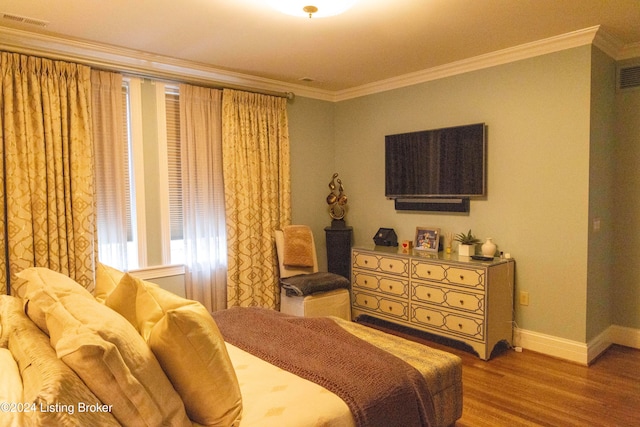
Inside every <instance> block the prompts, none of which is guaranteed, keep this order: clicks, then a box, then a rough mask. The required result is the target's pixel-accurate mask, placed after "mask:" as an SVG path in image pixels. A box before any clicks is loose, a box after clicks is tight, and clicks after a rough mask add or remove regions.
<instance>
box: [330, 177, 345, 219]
mask: <svg viewBox="0 0 640 427" xmlns="http://www.w3.org/2000/svg"><path fill="white" fill-rule="evenodd" d="M336 182H337V183H338V194H336V192H335V191H336ZM329 189H331V193H329V195H328V196H327V204H328V205H329V206H330V208H329V216H331V218H332V219H338V220H340V219H344V215H345V213H346V212H345V211H346V204H347V195H346V194H344V187H343V186H342V181H341V180H340V178H338V174H337V173H334V174H333V177H332V178H331V182H329Z"/></svg>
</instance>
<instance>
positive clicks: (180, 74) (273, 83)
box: [0, 27, 333, 101]
mask: <svg viewBox="0 0 640 427" xmlns="http://www.w3.org/2000/svg"><path fill="white" fill-rule="evenodd" d="M0 49H3V50H8V51H12V52H17V53H23V54H27V55H37V56H42V57H46V58H51V59H56V60H62V61H73V62H77V63H81V64H85V65H88V66H91V67H94V68H100V69H106V70H113V71H120V72H123V73H128V74H132V75H139V76H143V77H155V78H160V79H167V80H175V81H181V82H187V83H194V84H201V85H206V86H214V87H227V88H231V89H239V90H247V91H261V92H265V93H271V94H275V95H279V96H287V95H288V94H289V93H294V94H295V95H296V96H304V97H309V98H316V99H322V100H326V101H332V100H333V99H332V98H333V97H332V95H331V93H330V92H327V91H322V90H316V89H313V88H308V87H306V86H302V85H294V84H287V83H284V82H281V81H277V80H271V79H266V78H262V77H257V76H252V75H249V74H243V73H237V72H233V71H228V70H223V69H220V68H215V67H212V66H209V65H206V64H202V63H198V62H192V61H185V60H180V59H176V58H172V57H168V56H162V55H156V54H152V53H148V52H143V51H138V50H134V49H128V48H121V47H115V46H110V45H106V44H101V43H93V42H87V41H83V40H77V39H72V38H66V37H58V36H52V35H46V34H38V33H32V32H29V31H24V30H18V29H13V28H7V27H0Z"/></svg>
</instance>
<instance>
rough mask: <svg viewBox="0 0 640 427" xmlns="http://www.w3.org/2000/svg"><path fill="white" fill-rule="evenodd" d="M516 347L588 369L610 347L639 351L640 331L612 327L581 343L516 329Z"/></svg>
mask: <svg viewBox="0 0 640 427" xmlns="http://www.w3.org/2000/svg"><path fill="white" fill-rule="evenodd" d="M514 336H517V337H518V342H519V343H518V344H517V345H518V346H519V347H522V348H523V349H526V350H531V351H535V352H538V353H542V354H546V355H547V356H552V357H557V358H559V359H564V360H568V361H571V362H576V363H579V364H581V365H589V364H590V363H592V362H593V361H594V360H595V359H596V358H597V357H598V356H600V355H601V354H602V353H603V352H604V351H606V350H607V348H609V346H611V345H612V344H618V345H623V346H626V347H631V348H637V349H640V329H633V328H627V327H623V326H617V325H612V326H610V327H609V328H607V329H606V330H605V331H603V332H602V333H601V334H599V335H598V336H597V337H595V338H594V339H592V340H591V341H589V342H588V343H583V342H579V341H573V340H568V339H565V338H559V337H555V336H552V335H546V334H542V333H539V332H534V331H528V330H525V329H518V330H517V331H515V333H514Z"/></svg>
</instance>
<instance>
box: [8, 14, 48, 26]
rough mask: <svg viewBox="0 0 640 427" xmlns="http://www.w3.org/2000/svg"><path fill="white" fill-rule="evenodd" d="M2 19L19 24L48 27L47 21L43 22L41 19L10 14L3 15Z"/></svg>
mask: <svg viewBox="0 0 640 427" xmlns="http://www.w3.org/2000/svg"><path fill="white" fill-rule="evenodd" d="M2 19H4V20H7V21H12V22H15V23H19V24H28V25H37V26H38V27H46V26H47V25H49V22H48V21H43V20H42V19H36V18H29V17H27V16H20V15H14V14H12V13H3V14H2Z"/></svg>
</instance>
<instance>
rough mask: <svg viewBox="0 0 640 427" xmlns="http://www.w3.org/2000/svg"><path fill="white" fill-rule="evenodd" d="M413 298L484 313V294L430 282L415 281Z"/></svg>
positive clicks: (423, 301) (475, 312) (412, 292)
mask: <svg viewBox="0 0 640 427" xmlns="http://www.w3.org/2000/svg"><path fill="white" fill-rule="evenodd" d="M411 299H412V300H413V301H417V302H421V303H429V304H434V305H439V306H442V307H448V308H454V309H457V310H464V311H468V312H470V313H474V314H480V315H482V314H484V294H481V293H480V294H474V293H471V292H462V291H458V290H456V289H451V288H446V287H438V286H435V285H432V284H430V283H420V282H413V283H412V285H411Z"/></svg>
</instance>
